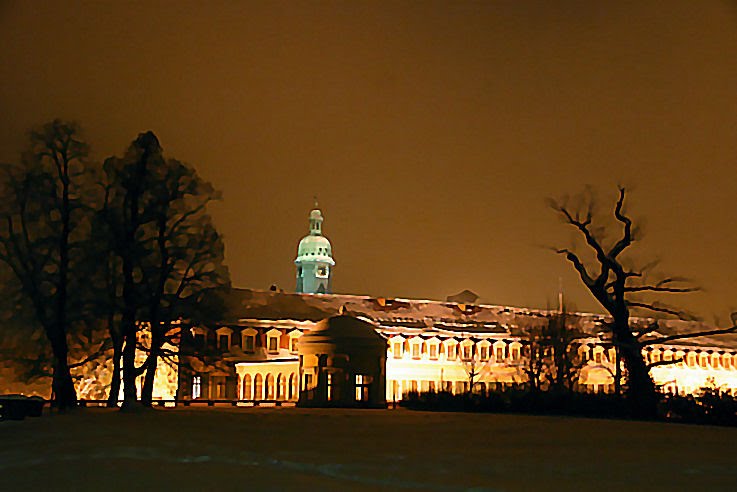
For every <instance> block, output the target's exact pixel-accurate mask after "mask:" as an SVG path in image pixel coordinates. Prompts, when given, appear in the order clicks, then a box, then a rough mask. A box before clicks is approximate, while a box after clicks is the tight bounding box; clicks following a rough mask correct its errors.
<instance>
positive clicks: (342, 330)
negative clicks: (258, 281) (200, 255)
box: [156, 207, 737, 406]
mask: <svg viewBox="0 0 737 492" xmlns="http://www.w3.org/2000/svg"><path fill="white" fill-rule="evenodd" d="M322 223H323V217H322V213H321V211H320V210H319V209H318V208H317V207H315V209H314V210H312V212H311V213H310V228H309V234H308V235H307V236H306V237H305V238H303V239H302V240H301V241H300V243H299V247H298V255H297V258H296V260H295V266H296V292H295V293H285V292H281V291H275V290H272V291H259V290H248V289H234V291H233V293H232V295H231V297H230V298H229V299H228V306H227V312H228V319H225V320H223V321H222V322H221V323H218V324H217V325H215V326H208V327H195V328H193V329H191V330H187V331H186V332H185V333H183V337H182V341H181V346H180V352H179V367H178V374H177V375H176V376H175V377H172V375H169V376H168V377H164V378H162V379H163V382H165V385H164V386H159V385H157V390H156V393H158V395H157V396H158V397H159V398H164V399H169V398H177V399H183V400H187V399H198V398H201V399H210V400H243V401H248V402H259V401H269V402H277V401H284V402H299V403H300V404H304V405H310V404H315V405H325V404H327V405H330V404H331V403H334V404H336V405H366V406H383V405H384V404H385V402H386V401H388V402H392V401H398V400H401V399H402V395H403V394H404V393H406V392H407V391H427V390H446V391H451V392H453V393H460V392H466V391H468V389H469V385H470V381H472V380H473V381H474V388H473V389H474V391H483V390H485V389H487V388H488V389H492V388H497V387H503V386H506V385H517V384H523V383H524V382H525V381H526V380H527V373H526V371H525V367H526V362H527V361H526V346H525V345H526V340H527V339H528V338H527V334H528V333H529V331H530V330H531V329H535V328H539V327H541V326H544V325H545V324H547V323H548V322H549V321H550V319H551V317H553V316H556V315H557V314H558V312H557V311H546V310H535V309H525V308H514V307H505V306H493V305H481V304H475V303H474V302H473V301H474V296H471V297H466V298H464V296H463V295H461V296H459V297H458V298H456V299H455V301H447V302H442V301H428V300H410V299H388V298H382V297H368V296H355V295H342V294H332V293H331V290H332V275H333V267H334V266H335V261H334V259H333V255H332V247H331V245H330V242H329V241H328V239H327V238H326V237H325V236H323V234H322ZM567 319H568V320H569V321H570V322H572V323H575V324H576V326H577V327H578V328H579V329H580V330H582V331H583V332H584V333H585V334H586V335H585V337H584V338H581V339H579V340H577V342H576V350H577V352H578V356H579V357H578V358H579V362H580V371H579V374H578V378H577V382H576V385H577V387H578V389H579V390H582V391H593V392H610V391H613V387H614V378H613V374H614V373H615V360H616V352H615V350H614V348H613V347H612V346H611V344H610V343H609V344H608V343H607V342H606V337H605V336H604V335H605V329H604V324H605V323H606V322H607V318H606V317H605V316H603V315H597V314H585V313H572V314H568V315H567ZM633 322H634V323H637V324H642V325H643V326H647V325H649V324H650V323H652V322H654V320H651V319H635V320H633ZM706 328H708V327H707V326H705V325H703V324H701V323H694V322H684V321H677V320H659V321H658V329H657V330H656V331H654V332H653V333H652V334H651V335H650V336H651V337H655V338H657V337H664V336H667V335H669V334H673V333H681V332H688V331H702V330H704V329H706ZM645 355H646V358H647V359H648V361H649V362H651V363H655V362H658V361H668V360H678V359H682V361H680V362H677V363H674V364H670V365H659V366H657V367H653V369H652V375H653V378H654V379H655V381H656V383H657V384H658V385H660V386H662V387H663V389H664V390H665V391H669V392H674V393H692V392H694V391H697V390H698V389H699V388H701V387H703V386H706V385H714V386H716V387H719V388H720V389H722V390H727V391H731V392H737V336H735V335H725V336H720V337H714V338H709V337H700V338H693V339H687V340H684V341H683V342H673V343H669V344H654V345H651V346H649V347H648V349H647V351H646V353H645ZM470 374H473V375H474V376H473V377H471V376H470ZM175 381H176V383H175Z"/></svg>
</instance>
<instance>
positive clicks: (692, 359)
mask: <svg viewBox="0 0 737 492" xmlns="http://www.w3.org/2000/svg"><path fill="white" fill-rule="evenodd" d="M686 365H687V366H688V367H694V366H695V365H696V354H694V353H693V352H689V353H688V355H686Z"/></svg>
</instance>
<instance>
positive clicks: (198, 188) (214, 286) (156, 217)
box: [100, 132, 230, 408]
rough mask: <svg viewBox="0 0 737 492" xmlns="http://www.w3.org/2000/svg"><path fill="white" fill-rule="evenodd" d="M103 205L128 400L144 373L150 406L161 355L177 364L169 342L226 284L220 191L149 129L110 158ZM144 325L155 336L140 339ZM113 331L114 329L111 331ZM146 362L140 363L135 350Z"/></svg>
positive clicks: (205, 309)
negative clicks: (168, 153) (217, 205)
mask: <svg viewBox="0 0 737 492" xmlns="http://www.w3.org/2000/svg"><path fill="white" fill-rule="evenodd" d="M104 171H105V197H106V198H105V206H104V208H103V212H102V214H101V215H102V220H101V221H100V222H101V224H105V228H106V230H107V231H108V235H109V237H110V249H111V251H112V252H113V256H115V257H117V260H116V262H115V264H116V265H117V266H115V265H113V266H112V268H113V270H115V268H120V271H119V272H115V271H113V272H112V273H111V276H110V279H111V280H115V279H120V280H119V282H118V284H119V285H111V286H110V288H112V289H114V290H116V291H117V290H119V291H120V293H121V296H120V297H121V302H120V306H119V307H118V309H119V310H120V317H119V324H120V330H119V333H120V335H121V337H120V339H122V343H123V348H122V369H123V406H124V407H126V408H127V407H130V406H132V405H133V404H134V403H136V402H137V387H136V378H138V377H139V376H141V375H144V379H143V385H142V388H141V398H142V402H143V404H145V405H150V404H151V399H152V397H153V387H154V378H155V373H156V368H157V365H158V361H159V360H161V359H162V358H163V359H164V361H165V362H171V360H170V359H171V357H173V356H175V355H176V353H175V351H174V350H171V349H168V348H165V346H167V343H168V342H170V341H171V339H172V338H175V337H177V336H179V335H178V334H179V333H180V331H179V330H180V329H181V327H182V324H181V321H182V320H184V322H185V323H186V322H189V321H192V320H197V319H199V318H201V317H202V316H204V315H205V314H204V313H207V312H208V310H211V309H212V306H213V305H214V304H213V303H211V302H210V303H208V301H209V300H210V299H211V298H212V297H213V296H210V295H209V294H211V293H212V291H213V290H218V289H220V288H227V287H228V286H229V285H230V278H229V275H228V271H227V268H225V266H224V265H223V259H224V246H223V242H222V238H221V236H220V234H219V233H218V232H217V230H216V228H215V226H214V224H213V222H212V219H211V218H210V216H209V215H208V213H207V210H206V207H207V205H208V204H209V203H210V202H211V201H212V200H215V199H217V198H219V194H218V193H217V192H216V191H215V190H214V189H213V188H212V186H211V185H210V184H209V183H208V182H206V181H204V180H202V179H201V178H200V177H199V176H198V175H197V173H196V172H195V170H194V169H193V168H192V167H191V166H188V165H185V164H183V163H181V162H179V161H176V160H173V159H168V160H167V159H165V158H164V156H163V151H162V149H161V146H160V144H159V141H158V139H157V138H156V136H155V135H154V134H153V133H152V132H147V133H143V134H141V135H139V136H138V138H137V139H136V140H135V141H134V142H133V143H132V144H131V146H130V147H129V149H128V152H127V153H126V155H125V156H124V157H122V158H117V157H111V158H109V159H107V160H106V162H105V167H104ZM142 326H146V327H147V329H149V330H150V335H151V337H150V342H149V343H147V344H146V345H142V344H140V343H139V331H140V328H141V327H142ZM111 334H113V332H111ZM137 350H142V351H144V352H146V354H147V356H146V360H145V361H144V362H143V363H142V364H141V365H137V364H136V351H137Z"/></svg>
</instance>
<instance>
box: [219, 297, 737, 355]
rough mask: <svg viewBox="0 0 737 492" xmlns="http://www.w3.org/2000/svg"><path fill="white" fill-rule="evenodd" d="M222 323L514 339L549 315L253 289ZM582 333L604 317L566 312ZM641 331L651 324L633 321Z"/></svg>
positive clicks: (671, 325) (675, 327) (735, 342)
mask: <svg viewBox="0 0 737 492" xmlns="http://www.w3.org/2000/svg"><path fill="white" fill-rule="evenodd" d="M226 305H227V316H226V319H225V320H224V322H225V324H237V323H239V322H242V321H245V320H275V321H276V320H293V321H311V322H317V321H320V320H322V319H324V318H328V317H330V316H334V315H336V314H339V313H341V312H342V313H344V314H348V315H351V316H356V317H362V318H365V319H367V320H369V321H371V322H372V323H374V324H375V325H376V326H377V327H378V328H379V329H380V330H381V331H382V332H383V333H385V334H387V335H391V334H392V333H393V332H396V333H403V334H407V333H413V332H416V333H418V334H419V333H423V334H425V333H432V332H438V333H440V334H443V333H445V334H448V335H450V336H453V335H454V334H459V335H460V334H463V335H464V336H476V335H479V336H483V335H487V336H504V335H508V336H520V335H523V334H524V332H525V331H526V330H527V329H529V328H530V327H539V326H542V325H543V324H545V323H547V320H548V319H549V317H550V316H552V315H554V314H556V313H557V311H555V310H543V309H529V308H520V307H510V306H496V305H487V304H464V303H457V302H448V301H431V300H419V299H402V298H395V299H392V298H383V297H370V296H356V295H347V294H297V293H287V292H274V291H266V290H253V289H233V290H232V292H231V294H230V296H229V297H228V299H227V301H226ZM569 316H570V317H571V318H572V319H575V320H576V321H577V323H578V324H579V325H580V327H581V328H582V329H583V330H584V331H585V332H587V333H591V334H592V335H598V334H600V333H604V332H606V328H605V327H604V324H605V323H606V322H607V321H608V320H609V318H608V317H607V316H605V315H602V314H592V313H572V314H569ZM632 320H633V323H635V324H637V325H640V326H643V327H644V326H647V325H649V324H651V323H653V322H654V321H655V320H654V319H651V318H633V319H632ZM712 328H713V327H710V326H709V325H706V324H705V323H701V322H690V321H680V320H658V329H657V330H656V331H655V332H653V334H652V335H651V336H652V337H656V338H657V337H665V336H668V335H672V334H675V333H684V332H695V331H704V330H709V329H712ZM669 345H689V346H699V347H723V348H730V349H735V348H737V334H731V335H720V336H711V337H698V338H691V339H686V340H680V341H672V342H669Z"/></svg>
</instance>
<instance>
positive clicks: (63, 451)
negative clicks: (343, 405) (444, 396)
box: [0, 407, 737, 491]
mask: <svg viewBox="0 0 737 492" xmlns="http://www.w3.org/2000/svg"><path fill="white" fill-rule="evenodd" d="M152 489H158V490H177V489H178V490H218V491H219V490H397V489H400V490H404V489H409V490H411V489H416V490H438V491H456V490H473V491H481V490H489V491H505V490H509V491H514V490H525V491H527V490H587V491H588V490H597V491H598V490H618V491H622V490H648V491H650V490H669V491H673V490H692V491H693V490H709V491H714V490H736V489H737V429H734V428H717V427H705V426H687V425H675V424H659V423H641V422H621V421H607V420H590V419H569V418H555V417H530V416H511V415H488V414H462V413H426V412H412V411H407V410H364V411H361V410H306V409H295V408H285V409H277V408H230V407H228V408H177V409H157V410H152V411H148V412H144V413H142V414H134V415H130V414H120V413H119V412H117V411H111V410H106V409H86V410H80V411H79V412H78V413H77V414H75V415H61V416H60V415H52V416H48V415H44V417H42V418H40V419H26V420H25V421H22V422H0V490H131V491H133V490H137V491H138V490H152Z"/></svg>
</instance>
